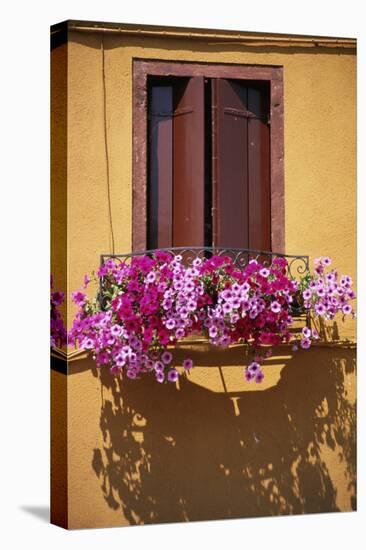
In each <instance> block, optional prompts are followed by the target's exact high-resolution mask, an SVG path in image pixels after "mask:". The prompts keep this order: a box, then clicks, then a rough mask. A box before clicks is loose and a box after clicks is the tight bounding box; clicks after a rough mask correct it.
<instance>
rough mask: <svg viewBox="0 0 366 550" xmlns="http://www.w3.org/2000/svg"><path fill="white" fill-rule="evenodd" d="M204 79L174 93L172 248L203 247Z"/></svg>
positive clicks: (187, 82) (196, 79) (182, 85)
mask: <svg viewBox="0 0 366 550" xmlns="http://www.w3.org/2000/svg"><path fill="white" fill-rule="evenodd" d="M204 139H205V138H204V79H203V78H202V77H193V78H190V79H181V80H180V81H179V82H178V84H177V85H176V86H175V90H174V122H173V143H174V145H173V174H174V177H173V180H174V184H173V246H203V245H204V156H205V155H204V147H205V144H204Z"/></svg>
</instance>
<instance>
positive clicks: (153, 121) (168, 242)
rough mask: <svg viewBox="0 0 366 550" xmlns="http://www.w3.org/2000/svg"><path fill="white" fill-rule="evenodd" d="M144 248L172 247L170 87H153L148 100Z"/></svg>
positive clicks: (171, 107) (171, 90)
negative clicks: (146, 208)
mask: <svg viewBox="0 0 366 550" xmlns="http://www.w3.org/2000/svg"><path fill="white" fill-rule="evenodd" d="M149 99H150V101H149V148H148V152H149V190H148V228H147V247H148V248H150V249H151V248H164V247H170V246H172V213H173V212H172V192H173V147H172V143H173V87H172V86H159V85H157V86H155V85H154V86H152V87H151V89H150V97H149Z"/></svg>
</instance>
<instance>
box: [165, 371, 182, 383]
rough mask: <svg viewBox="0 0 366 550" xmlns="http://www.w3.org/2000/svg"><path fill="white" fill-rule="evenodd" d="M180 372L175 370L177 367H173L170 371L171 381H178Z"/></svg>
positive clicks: (169, 377)
mask: <svg viewBox="0 0 366 550" xmlns="http://www.w3.org/2000/svg"><path fill="white" fill-rule="evenodd" d="M178 377H179V375H178V372H177V371H176V370H175V369H171V370H170V371H169V372H168V380H169V382H176V381H177V380H178Z"/></svg>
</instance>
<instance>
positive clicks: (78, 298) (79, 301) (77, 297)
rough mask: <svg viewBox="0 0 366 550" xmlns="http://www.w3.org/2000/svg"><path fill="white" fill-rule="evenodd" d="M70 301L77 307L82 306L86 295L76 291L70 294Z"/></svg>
mask: <svg viewBox="0 0 366 550" xmlns="http://www.w3.org/2000/svg"><path fill="white" fill-rule="evenodd" d="M72 300H73V302H74V303H75V304H76V305H77V306H79V307H80V306H83V305H84V304H85V302H86V294H84V293H83V292H80V290H77V291H76V292H73V293H72Z"/></svg>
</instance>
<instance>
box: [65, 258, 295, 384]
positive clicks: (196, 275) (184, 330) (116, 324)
mask: <svg viewBox="0 0 366 550" xmlns="http://www.w3.org/2000/svg"><path fill="white" fill-rule="evenodd" d="M286 273H287V262H286V260H285V259H284V258H280V257H277V258H274V260H273V262H272V264H271V265H270V266H269V267H266V266H265V265H263V264H262V263H260V262H258V261H256V260H251V261H250V262H249V263H248V264H247V265H246V266H245V267H244V268H243V269H239V268H237V267H236V266H235V265H234V264H233V262H232V260H231V258H230V257H227V256H213V257H212V258H210V259H201V258H196V259H194V260H193V262H191V263H188V262H185V261H183V258H182V257H181V256H179V255H176V256H172V255H171V254H170V253H168V252H163V251H156V252H155V253H154V254H153V255H152V256H135V257H133V258H132V259H131V262H130V263H127V262H122V263H119V262H116V261H115V260H113V259H110V260H107V261H106V262H105V263H104V264H103V265H102V266H101V267H100V269H99V271H98V277H99V278H102V280H103V296H101V297H100V298H102V302H103V307H101V305H100V300H99V301H98V300H94V302H90V301H88V299H87V298H86V295H85V294H84V293H83V292H81V291H77V292H74V293H73V300H74V302H75V303H76V304H77V305H78V306H79V311H78V314H77V316H76V318H75V321H74V324H73V327H72V329H71V332H70V340H71V341H72V342H74V344H75V345H76V344H78V345H79V346H80V347H81V348H83V349H86V350H93V354H94V358H95V361H96V364H97V366H102V365H109V367H110V369H111V371H112V373H114V374H118V373H120V372H121V371H124V372H125V373H126V375H127V376H128V377H129V378H137V377H139V376H140V375H141V374H143V373H146V372H152V373H154V375H155V377H156V380H157V381H158V382H164V381H165V380H168V381H172V382H174V381H176V380H177V378H178V371H177V370H176V368H175V367H174V366H173V365H172V360H173V356H172V354H171V352H170V351H169V350H168V349H167V348H168V345H171V344H174V343H175V342H176V341H177V340H179V339H182V338H184V337H186V336H188V335H191V334H193V333H205V334H206V335H207V336H208V338H209V340H210V342H211V343H212V344H214V345H217V346H221V347H227V346H229V345H230V344H233V343H238V342H242V343H245V344H247V345H248V346H249V347H250V348H251V349H252V351H253V353H254V355H255V361H253V362H252V364H251V365H250V367H247V368H246V371H245V376H246V378H247V380H255V381H256V382H260V381H261V380H262V378H263V373H262V370H261V367H260V360H261V359H262V358H263V357H268V356H269V355H270V354H271V346H275V345H278V344H280V343H281V342H288V341H289V340H290V332H289V328H290V326H291V324H292V321H293V319H292V316H291V303H292V300H293V294H294V293H295V292H296V291H297V290H298V285H297V282H296V281H294V280H291V279H290V278H289V277H288V276H287V274H286ZM84 286H85V285H84ZM192 365H193V363H192V361H191V359H190V358H188V357H187V358H186V359H185V361H184V363H183V367H184V368H185V369H186V370H189V369H190V368H191V367H192Z"/></svg>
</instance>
